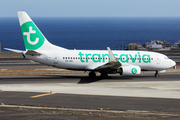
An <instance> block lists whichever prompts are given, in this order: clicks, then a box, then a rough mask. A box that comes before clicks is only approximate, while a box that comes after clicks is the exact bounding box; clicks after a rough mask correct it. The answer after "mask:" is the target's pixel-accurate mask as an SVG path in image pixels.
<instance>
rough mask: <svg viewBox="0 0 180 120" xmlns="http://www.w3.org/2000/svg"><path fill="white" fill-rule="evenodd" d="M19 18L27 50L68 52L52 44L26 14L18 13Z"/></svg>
mask: <svg viewBox="0 0 180 120" xmlns="http://www.w3.org/2000/svg"><path fill="white" fill-rule="evenodd" d="M18 18H19V23H20V26H21V31H22V36H23V40H24V44H25V48H26V50H38V51H44V50H66V49H65V48H62V47H58V46H55V45H53V44H51V43H50V42H49V41H48V40H47V39H46V38H45V36H44V35H43V34H42V33H41V31H40V30H39V29H38V27H37V26H36V25H35V23H34V22H33V21H32V20H31V18H30V17H29V16H28V14H27V13H26V12H23V11H20V12H18Z"/></svg>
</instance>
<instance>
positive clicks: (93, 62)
mask: <svg viewBox="0 0 180 120" xmlns="http://www.w3.org/2000/svg"><path fill="white" fill-rule="evenodd" d="M18 18H19V23H20V27H21V31H22V36H23V40H24V44H25V48H26V50H25V51H22V50H15V49H10V48H4V49H6V50H9V51H13V52H17V53H21V54H22V55H23V56H24V58H27V59H30V60H33V61H37V62H39V63H43V64H46V65H49V66H53V67H56V68H61V69H68V70H80V71H89V77H90V78H95V77H96V73H97V72H99V73H100V74H101V77H102V78H107V77H108V74H112V73H115V74H116V73H119V74H120V75H139V74H140V73H141V71H155V77H159V73H161V72H165V71H166V69H169V68H171V67H173V66H175V65H176V63H175V62H174V61H173V60H171V59H169V58H168V57H167V56H166V55H163V54H160V53H156V52H148V51H130V50H113V51H112V50H111V49H110V48H109V47H107V50H69V49H66V48H63V47H59V46H56V45H53V44H51V43H50V42H49V41H48V40H47V39H46V38H45V36H44V35H43V34H42V33H41V31H40V30H39V29H38V27H37V26H36V25H35V23H34V22H33V21H32V19H31V18H30V17H29V16H28V14H27V13H26V12H24V11H19V12H18Z"/></svg>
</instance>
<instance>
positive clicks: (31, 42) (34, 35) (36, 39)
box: [21, 21, 46, 50]
mask: <svg viewBox="0 0 180 120" xmlns="http://www.w3.org/2000/svg"><path fill="white" fill-rule="evenodd" d="M21 31H22V35H23V39H24V44H25V48H26V49H27V50H37V49H39V48H40V47H41V46H42V45H43V44H44V41H45V39H46V38H45V37H44V35H43V34H42V33H41V31H40V30H39V29H38V28H37V26H36V25H35V24H34V23H33V22H32V21H29V22H26V23H24V24H22V25H21Z"/></svg>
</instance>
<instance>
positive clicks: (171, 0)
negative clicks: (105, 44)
mask: <svg viewBox="0 0 180 120" xmlns="http://www.w3.org/2000/svg"><path fill="white" fill-rule="evenodd" d="M17 11H26V12H27V13H28V14H29V15H30V16H31V17H180V0H0V17H17Z"/></svg>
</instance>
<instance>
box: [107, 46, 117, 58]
mask: <svg viewBox="0 0 180 120" xmlns="http://www.w3.org/2000/svg"><path fill="white" fill-rule="evenodd" d="M107 50H108V53H109V57H110V61H117V60H116V58H115V56H114V54H113V52H112V51H111V49H110V48H109V47H107Z"/></svg>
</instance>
